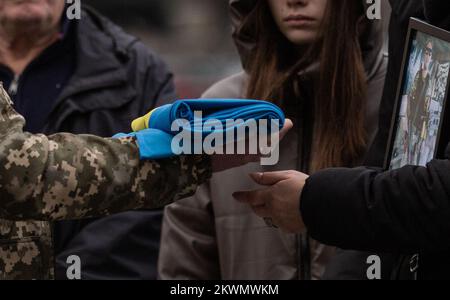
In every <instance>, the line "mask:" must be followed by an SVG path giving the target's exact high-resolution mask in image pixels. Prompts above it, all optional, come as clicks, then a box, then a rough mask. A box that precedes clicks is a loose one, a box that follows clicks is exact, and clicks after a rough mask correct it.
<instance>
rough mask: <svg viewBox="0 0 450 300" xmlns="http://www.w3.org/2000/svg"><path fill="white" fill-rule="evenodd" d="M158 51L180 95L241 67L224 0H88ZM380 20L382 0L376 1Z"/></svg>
mask: <svg viewBox="0 0 450 300" xmlns="http://www.w3.org/2000/svg"><path fill="white" fill-rule="evenodd" d="M85 3H86V4H89V5H90V6H92V7H94V8H96V9H97V10H98V11H99V12H101V13H103V14H104V15H106V16H108V17H109V18H110V19H112V20H113V21H114V22H116V23H118V24H119V25H121V26H122V27H124V28H125V29H126V30H127V31H128V32H130V33H132V34H134V35H136V36H138V37H139V38H140V39H141V40H142V41H143V42H144V43H145V44H147V45H148V46H149V47H150V48H152V49H153V50H154V51H156V52H157V53H158V54H160V55H161V56H162V57H163V59H164V60H165V61H166V62H167V63H168V64H169V67H170V68H171V70H172V71H173V72H174V73H175V82H176V86H177V91H178V95H179V97H181V98H195V97H199V96H200V95H201V94H202V93H203V92H204V91H205V90H206V89H207V88H208V87H209V86H210V85H211V84H213V83H215V82H217V81H218V80H220V79H223V78H225V77H227V76H229V75H231V74H233V73H236V72H238V71H240V70H241V65H240V61H239V57H238V55H237V52H236V50H235V47H234V44H233V41H232V38H231V26H230V22H229V14H228V0H89V1H85ZM381 3H382V12H383V13H382V16H383V20H382V21H383V23H384V24H385V25H386V28H387V24H388V21H389V14H390V11H389V4H388V0H381Z"/></svg>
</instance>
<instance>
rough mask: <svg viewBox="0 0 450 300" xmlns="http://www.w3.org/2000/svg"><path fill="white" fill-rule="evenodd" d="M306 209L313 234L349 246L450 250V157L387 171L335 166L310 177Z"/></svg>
mask: <svg viewBox="0 0 450 300" xmlns="http://www.w3.org/2000/svg"><path fill="white" fill-rule="evenodd" d="M301 212H302V215H303V219H304V222H305V224H306V226H307V228H308V230H309V232H310V234H311V236H312V237H313V238H314V239H316V240H318V241H320V242H322V243H324V244H328V245H333V246H337V247H340V248H344V249H354V250H362V251H377V252H402V253H417V252H422V251H427V252H437V251H443V250H446V249H449V248H450V239H449V238H448V237H449V236H450V161H448V160H435V161H433V162H431V163H430V164H429V165H428V166H427V168H422V167H412V166H409V167H405V168H402V169H399V170H396V171H391V172H386V173H382V172H381V171H377V170H371V169H364V168H360V169H331V170H325V171H321V172H318V173H317V174H315V175H313V176H311V177H310V179H309V180H308V181H307V184H306V186H305V189H304V191H303V195H302V199H301Z"/></svg>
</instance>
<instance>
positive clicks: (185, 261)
mask: <svg viewBox="0 0 450 300" xmlns="http://www.w3.org/2000/svg"><path fill="white" fill-rule="evenodd" d="M251 2H252V1H239V0H233V1H231V7H232V15H233V24H234V28H235V34H234V36H235V39H236V43H237V45H238V49H239V51H240V54H241V58H242V60H243V62H244V65H245V59H246V56H247V55H248V53H249V51H251V44H249V43H248V38H247V39H244V38H241V35H240V33H241V32H242V31H243V29H242V28H241V27H239V20H241V19H242V18H243V17H245V15H246V13H245V12H246V11H248V9H249V7H250V6H251ZM372 34H373V35H372ZM370 35H371V36H370V37H368V36H366V37H364V39H363V41H362V43H363V46H365V48H364V47H363V49H364V50H365V51H364V53H365V65H366V72H367V74H368V78H369V82H368V83H369V93H368V95H369V97H368V99H367V112H366V129H367V132H368V133H369V137H370V138H369V141H370V142H371V141H372V140H373V138H374V136H375V134H376V130H377V125H378V110H379V105H380V100H381V96H382V95H381V94H382V90H383V85H384V78H385V74H386V67H387V57H386V56H385V55H383V53H382V51H381V45H382V43H381V42H380V43H379V44H380V47H378V46H377V43H378V42H379V40H378V38H379V37H380V35H379V30H378V28H376V29H373V31H372V32H371V34H370ZM245 84H246V75H245V73H240V74H237V75H235V76H232V77H230V78H227V79H225V80H223V81H221V82H219V83H217V84H216V85H214V86H213V87H211V88H210V89H209V90H208V91H207V92H206V93H205V94H204V95H203V96H204V97H205V98H242V97H243V95H244V94H245ZM304 84H305V85H306V86H308V84H307V83H304ZM306 100H308V99H306ZM298 133H299V131H298V130H292V131H291V132H290V133H289V134H288V136H287V137H286V138H285V139H284V140H283V141H282V144H281V148H280V161H279V164H278V165H276V166H274V167H261V166H259V165H258V164H252V165H248V166H245V167H241V168H238V169H234V170H229V171H226V172H223V173H220V174H216V175H215V176H214V177H213V178H212V180H211V181H210V182H209V184H206V185H203V186H202V187H201V188H200V190H199V191H198V192H197V194H196V195H195V196H194V197H192V198H189V199H186V200H183V201H180V202H178V203H176V204H173V205H171V206H169V207H167V209H166V213H165V217H164V222H163V233H162V241H161V249H160V257H159V268H158V270H159V276H160V278H161V279H203V280H207V279H225V280H228V279H232V280H246V279H247V280H284V279H286V280H292V279H303V278H305V276H304V275H303V274H304V271H305V269H306V268H308V270H310V273H311V278H312V279H320V278H321V276H322V275H323V273H324V271H325V267H326V265H327V263H328V262H329V261H330V259H331V258H332V257H333V253H334V249H333V248H330V247H326V246H324V245H321V244H318V243H316V242H315V241H312V240H310V239H309V240H308V242H309V245H308V244H307V243H306V238H305V237H301V236H298V235H295V234H284V233H282V232H280V231H279V230H276V229H273V228H269V227H267V225H266V224H265V223H264V221H263V220H262V219H260V218H258V217H257V216H255V215H254V214H253V212H252V211H251V210H250V209H249V208H248V207H247V206H245V205H242V204H240V203H237V202H236V201H235V200H234V199H233V197H232V193H233V192H234V191H239V190H250V189H254V188H257V186H256V185H255V184H254V183H253V182H252V181H251V180H250V178H249V177H248V174H249V173H251V172H256V171H273V170H291V169H297V168H298V166H299V161H301V160H302V157H300V154H299V151H298V149H299V143H300V144H302V143H301V142H300V141H299V134H298ZM306 146H308V145H306ZM362 160H363V157H361V161H362ZM305 245H308V246H309V251H305V250H306V249H307V248H305ZM307 252H309V254H310V259H308V257H307V256H306V254H305V253H307ZM308 264H310V267H308V266H307V265H308Z"/></svg>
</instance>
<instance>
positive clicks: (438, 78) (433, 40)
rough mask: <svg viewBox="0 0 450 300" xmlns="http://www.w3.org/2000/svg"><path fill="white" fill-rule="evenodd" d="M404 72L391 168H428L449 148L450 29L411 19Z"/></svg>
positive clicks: (392, 136)
mask: <svg viewBox="0 0 450 300" xmlns="http://www.w3.org/2000/svg"><path fill="white" fill-rule="evenodd" d="M400 76H401V77H400V78H401V80H400V82H399V86H398V91H397V99H396V113H395V114H394V118H395V119H394V120H393V122H392V124H393V126H392V128H391V133H390V138H389V146H388V151H387V153H386V159H385V169H386V170H393V169H398V168H401V167H404V166H406V165H415V166H426V165H427V164H428V163H429V162H430V161H431V160H433V159H435V158H437V156H438V154H439V153H440V151H442V147H445V146H444V145H441V140H442V139H441V137H442V136H443V135H446V132H447V131H448V125H449V124H448V118H449V117H450V116H448V114H447V113H446V110H447V107H448V105H447V99H448V91H449V82H450V80H449V79H450V32H447V31H444V30H442V29H439V28H437V27H434V26H431V25H429V24H427V23H425V22H422V21H420V20H417V19H411V21H410V25H409V33H408V38H407V41H406V47H405V54H404V58H403V64H402V72H401V74H400ZM446 115H447V117H446ZM445 142H448V141H445Z"/></svg>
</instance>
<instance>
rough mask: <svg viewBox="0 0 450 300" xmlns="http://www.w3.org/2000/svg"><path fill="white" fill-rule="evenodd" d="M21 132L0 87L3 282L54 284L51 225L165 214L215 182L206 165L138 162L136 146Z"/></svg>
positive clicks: (190, 160) (185, 160) (187, 160)
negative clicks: (143, 212) (125, 214)
mask: <svg viewBox="0 0 450 300" xmlns="http://www.w3.org/2000/svg"><path fill="white" fill-rule="evenodd" d="M24 124H25V120H24V118H23V117H22V116H20V115H19V114H18V113H17V112H16V111H15V110H14V109H13V107H12V103H11V100H10V98H9V96H8V95H7V94H6V92H5V90H4V89H3V87H2V86H1V84H0V279H52V278H53V277H54V271H53V254H52V249H53V246H52V236H51V223H50V222H52V221H58V220H69V219H80V218H87V217H101V216H108V215H110V214H114V213H118V212H122V211H126V210H132V209H140V208H145V209H153V208H160V207H163V206H164V205H167V204H170V203H171V202H173V201H176V200H178V199H182V198H185V197H187V196H190V195H192V194H193V193H194V192H195V191H196V189H197V187H198V185H199V184H201V183H203V182H204V181H206V180H207V179H208V178H209V177H210V176H211V170H210V164H209V161H208V159H205V158H204V157H200V156H190V157H184V156H182V157H178V158H174V159H166V160H161V161H158V162H156V161H147V162H140V160H139V149H138V147H137V145H136V143H135V141H134V140H133V139H122V140H113V139H102V138H99V137H95V136H90V135H83V136H75V135H72V134H56V135H53V136H49V137H46V136H44V135H31V134H29V133H25V132H23V126H24ZM30 220H34V221H30Z"/></svg>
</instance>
